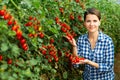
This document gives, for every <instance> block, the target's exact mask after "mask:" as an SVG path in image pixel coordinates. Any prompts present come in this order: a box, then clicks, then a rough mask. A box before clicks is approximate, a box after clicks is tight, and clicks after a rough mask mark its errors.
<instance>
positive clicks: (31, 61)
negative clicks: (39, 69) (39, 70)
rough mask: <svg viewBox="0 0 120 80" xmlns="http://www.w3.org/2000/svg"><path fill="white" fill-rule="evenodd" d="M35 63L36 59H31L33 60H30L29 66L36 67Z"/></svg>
mask: <svg viewBox="0 0 120 80" xmlns="http://www.w3.org/2000/svg"><path fill="white" fill-rule="evenodd" d="M37 62H38V61H37V60H36V59H33V58H32V59H31V60H30V64H31V65H33V66H34V65H36V64H37Z"/></svg>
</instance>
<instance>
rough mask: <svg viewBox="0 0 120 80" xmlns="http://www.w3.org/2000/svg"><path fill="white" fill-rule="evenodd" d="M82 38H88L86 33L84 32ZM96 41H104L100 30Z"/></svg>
mask: <svg viewBox="0 0 120 80" xmlns="http://www.w3.org/2000/svg"><path fill="white" fill-rule="evenodd" d="M84 39H85V40H88V33H87V34H85V36H84ZM98 41H104V34H103V33H102V32H101V31H99V35H98Z"/></svg>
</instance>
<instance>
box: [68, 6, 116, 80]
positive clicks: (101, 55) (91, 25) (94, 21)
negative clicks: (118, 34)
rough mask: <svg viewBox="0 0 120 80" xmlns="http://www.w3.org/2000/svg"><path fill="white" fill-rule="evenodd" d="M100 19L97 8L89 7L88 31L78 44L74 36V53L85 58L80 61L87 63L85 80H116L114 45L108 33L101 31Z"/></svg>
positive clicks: (85, 22) (84, 73) (86, 23)
mask: <svg viewBox="0 0 120 80" xmlns="http://www.w3.org/2000/svg"><path fill="white" fill-rule="evenodd" d="M100 19H101V16H100V12H99V11H98V10H97V9H95V8H89V9H87V11H86V12H85V13H84V26H85V27H86V29H87V31H88V33H87V34H85V35H82V36H80V37H79V38H78V41H77V44H76V41H75V40H74V38H73V39H72V40H73V41H70V42H72V43H71V44H72V45H73V55H75V56H82V57H84V58H85V59H84V60H80V61H79V64H85V70H84V72H83V80H114V71H113V66H114V45H113V42H112V39H111V38H110V37H109V36H108V35H106V34H104V33H103V32H101V31H99V26H100ZM75 45H77V46H76V47H74V46H75ZM77 64H78V63H77Z"/></svg>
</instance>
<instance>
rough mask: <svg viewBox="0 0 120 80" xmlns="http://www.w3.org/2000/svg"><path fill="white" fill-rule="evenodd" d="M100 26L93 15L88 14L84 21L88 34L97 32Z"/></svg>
mask: <svg viewBox="0 0 120 80" xmlns="http://www.w3.org/2000/svg"><path fill="white" fill-rule="evenodd" d="M99 25H100V20H99V19H98V17H97V16H96V15H94V14H88V15H87V16H86V19H85V21H84V26H85V27H86V29H87V30H88V32H89V33H94V32H96V31H98V29H99Z"/></svg>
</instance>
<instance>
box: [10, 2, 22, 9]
mask: <svg viewBox="0 0 120 80" xmlns="http://www.w3.org/2000/svg"><path fill="white" fill-rule="evenodd" d="M10 1H11V3H12V4H13V5H14V6H15V7H16V8H17V9H18V10H20V8H19V7H18V6H17V5H16V4H15V2H14V1H13V0H10Z"/></svg>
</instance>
